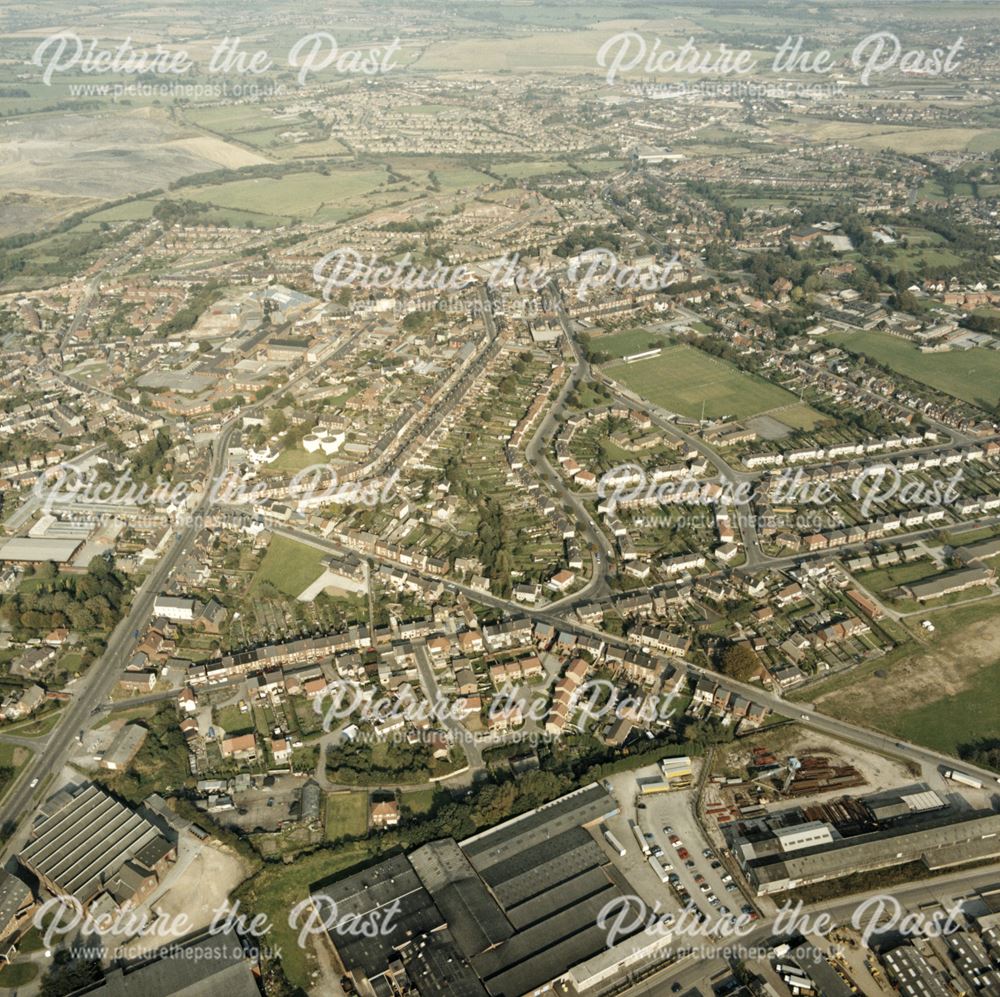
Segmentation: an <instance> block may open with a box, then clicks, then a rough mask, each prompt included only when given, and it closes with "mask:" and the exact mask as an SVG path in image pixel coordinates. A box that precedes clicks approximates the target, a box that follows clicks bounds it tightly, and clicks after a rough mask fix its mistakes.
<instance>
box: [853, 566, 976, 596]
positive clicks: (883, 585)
mask: <svg viewBox="0 0 1000 997" xmlns="http://www.w3.org/2000/svg"><path fill="white" fill-rule="evenodd" d="M942 570H943V569H941V568H939V567H938V566H937V565H936V564H935V563H934V562H933V561H929V560H927V559H923V560H920V561H912V562H910V563H909V564H895V565H893V566H892V567H891V568H878V569H877V570H875V571H864V572H861V573H860V574H858V575H856V576H855V577H856V578H857V580H858V581H859V582H861V584H862V585H863V586H864V587H865V588H866V589H868V590H869V591H871V592H874V593H876V595H881V594H882V593H884V592H887V591H889V589H894V588H898V587H899V586H900V585H910V584H912V583H913V582H921V581H923V580H924V579H925V578H931V577H933V576H934V575H937V574H940V573H941V571H942ZM966 598H968V596H966Z"/></svg>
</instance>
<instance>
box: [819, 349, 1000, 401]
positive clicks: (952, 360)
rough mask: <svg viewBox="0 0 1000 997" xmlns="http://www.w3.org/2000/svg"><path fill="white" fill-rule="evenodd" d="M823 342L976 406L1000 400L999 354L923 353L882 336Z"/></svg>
mask: <svg viewBox="0 0 1000 997" xmlns="http://www.w3.org/2000/svg"><path fill="white" fill-rule="evenodd" d="M824 338H825V339H827V340H828V341H829V342H831V343H834V344H836V345H837V346H842V347H843V348H844V349H845V350H849V351H850V352H851V353H864V354H866V355H868V356H870V357H871V358H872V359H873V360H877V361H878V362H879V363H883V364H886V365H887V366H889V367H891V368H892V369H893V370H896V371H899V373H900V374H902V375H903V376H904V377H910V378H912V379H913V380H914V381H919V382H920V383H921V384H927V385H930V387H932V388H937V390H938V391H943V392H944V393H945V394H948V395H952V396H953V397H955V398H961V399H962V400H963V401H966V402H970V403H972V404H973V405H982V406H986V407H992V406H994V405H996V404H997V401H998V400H1000V351H997V350H983V349H974V350H961V351H954V352H950V353H921V352H920V351H919V350H918V349H917V348H916V347H915V346H914V345H913V344H912V343H910V342H908V341H907V340H905V339H900V338H899V337H898V336H887V335H886V334H885V333H881V332H836V333H832V334H830V335H829V336H826V337H824Z"/></svg>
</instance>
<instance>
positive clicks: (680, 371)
mask: <svg viewBox="0 0 1000 997" xmlns="http://www.w3.org/2000/svg"><path fill="white" fill-rule="evenodd" d="M998 359H1000V357H998ZM608 373H609V374H610V375H611V376H612V377H614V378H615V379H616V380H618V381H620V382H621V383H622V384H624V385H626V386H627V387H629V388H631V389H632V390H633V391H635V392H636V393H638V394H640V395H642V396H643V398H646V399H648V400H649V401H651V402H653V404H655V405H660V406H662V407H663V408H665V409H668V410H669V411H671V412H677V413H679V414H680V415H686V416H690V417H692V418H698V417H700V416H701V413H702V404H703V403H704V411H705V417H706V418H707V419H718V418H721V417H722V416H731V417H733V418H736V419H745V418H747V417H748V416H751V415H759V414H760V413H761V412H767V411H769V410H770V409H775V408H778V407H780V406H783V405H791V404H793V403H795V400H796V399H795V396H794V395H793V394H790V393H789V392H787V391H785V390H784V389H783V388H779V387H777V385H774V384H769V383H768V382H767V381H764V380H762V379H761V378H759V377H754V375H752V374H745V373H743V371H741V370H737V369H736V368H735V367H733V366H732V364H729V363H726V361H725V360H719V359H717V358H716V357H711V356H708V354H706V353H702V352H701V351H700V350H697V349H695V348H694V347H693V346H687V345H684V344H681V345H677V346H670V347H668V348H667V349H665V350H664V351H663V352H662V353H661V354H660V355H659V356H658V357H654V358H653V359H652V360H640V361H639V362H638V363H634V364H615V365H614V367H613V369H610V368H609V370H608Z"/></svg>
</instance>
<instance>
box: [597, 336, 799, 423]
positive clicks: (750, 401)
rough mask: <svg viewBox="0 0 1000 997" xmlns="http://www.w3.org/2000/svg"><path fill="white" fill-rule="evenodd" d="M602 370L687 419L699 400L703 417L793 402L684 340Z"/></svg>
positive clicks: (695, 414)
mask: <svg viewBox="0 0 1000 997" xmlns="http://www.w3.org/2000/svg"><path fill="white" fill-rule="evenodd" d="M608 374H609V375H610V376H611V377H613V378H615V380H617V381H620V382H621V383H622V384H624V385H625V386H626V387H629V388H631V389H632V390H633V391H635V392H636V393H637V394H640V395H642V397H643V398H646V399H648V400H649V401H651V402H653V404H655V405H660V406H662V407H663V408H665V409H668V410H669V411H671V412H677V413H679V414H680V415H685V416H689V417H691V418H699V417H700V416H701V413H702V405H703V404H704V411H705V418H707V419H718V418H721V417H723V416H731V417H732V418H735V419H745V418H748V417H749V416H752V415H759V414H760V413H761V412H767V411H769V410H770V409H775V408H778V407H780V406H782V405H791V404H793V403H795V401H796V399H795V396H794V395H793V394H791V393H789V392H787V391H785V390H784V388H779V387H778V386H777V385H774V384H770V383H768V382H767V381H765V380H763V379H762V378H759V377H755V376H754V375H753V374H746V373H744V372H743V371H741V370H738V369H737V368H736V367H734V366H733V365H732V364H729V363H727V362H726V361H725V360H719V359H718V358H717V357H712V356H709V355H708V354H706V353H703V352H702V351H701V350H698V349H695V347H693V346H687V345H684V344H679V345H677V346H670V347H668V348H667V349H665V350H664V351H663V352H662V353H661V354H660V355H659V356H658V357H654V358H653V359H652V360H640V361H639V362H638V363H633V364H615V365H614V366H613V367H609V368H608Z"/></svg>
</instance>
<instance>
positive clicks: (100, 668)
mask: <svg viewBox="0 0 1000 997" xmlns="http://www.w3.org/2000/svg"><path fill="white" fill-rule="evenodd" d="M307 374H308V369H306V370H303V371H301V372H300V373H298V374H296V375H295V376H293V377H292V378H290V379H289V381H288V383H287V385H286V389H287V388H290V387H292V386H293V385H295V384H297V383H298V382H299V381H300V380H302V379H303V378H304V377H305V376H307ZM263 404H264V401H260V402H257V403H256V404H254V405H250V406H247V407H246V408H244V409H242V410H241V411H240V412H238V413H237V414H236V415H234V416H232V417H231V418H230V419H229V420H227V421H226V422H225V423H223V425H222V427H221V428H220V430H219V435H218V436H217V437H216V439H215V440H214V442H213V454H212V458H211V462H210V465H209V469H208V472H207V475H206V487H205V490H204V492H203V493H202V494H201V498H200V499H199V501H198V503H197V505H195V506H194V507H193V509H192V510H190V511H189V512H188V513H186V514H185V517H184V518H183V519H182V520H181V521H180V523H179V524H178V525H179V532H178V533H177V535H176V536H175V538H174V540H173V543H172V544H171V545H170V547H169V548H168V550H167V552H166V553H165V554H164V555H163V557H162V558H161V559H160V560H159V562H158V563H157V564H156V566H155V567H154V568H153V570H152V571H151V572H150V573H149V574H148V575H147V576H146V578H145V580H144V581H143V583H142V584H141V585H140V586H139V588H138V589H137V590H136V592H135V594H134V596H133V598H132V601H131V604H130V605H129V608H128V611H127V612H126V614H125V616H124V617H123V618H122V620H121V621H120V622H119V623H118V625H117V626H116V627H115V629H114V630H113V631H112V633H111V636H110V637H109V638H108V642H107V645H106V647H105V649H104V653H103V654H102V655H101V657H100V658H99V659H98V660H97V661H96V662H94V664H93V665H91V666H90V668H89V669H88V671H87V673H86V674H85V675H84V676H83V678H82V679H81V680H80V681H79V682H78V683H77V684H76V687H75V689H74V695H73V698H72V700H71V701H70V703H69V705H68V706H66V707H65V708H64V710H63V713H62V716H61V717H60V719H59V721H58V723H57V724H56V726H55V728H53V730H52V731H51V733H50V734H49V735H48V737H47V738H46V739H45V740H44V741H42V742H40V745H41V746H40V750H39V751H38V752H37V753H36V754H35V755H34V757H33V758H32V759H31V761H30V762H28V763H27V765H25V767H24V769H22V771H21V773H20V775H19V777H18V780H17V782H16V783H15V785H14V787H13V788H12V789H11V791H10V792H9V793H8V794H7V796H6V797H5V798H4V799H3V800H2V801H0V832H2V833H3V835H4V836H5V838H6V839H7V841H6V848H5V852H4V858H5V859H6V858H7V857H9V855H10V854H11V853H12V852H14V851H16V850H17V847H18V845H19V844H20V843H21V842H22V841H23V838H24V834H25V832H26V830H27V829H26V828H24V827H22V823H23V822H24V820H25V818H26V817H28V816H29V815H30V814H31V813H32V812H33V810H34V804H35V798H36V797H37V796H41V794H42V793H43V792H45V790H46V788H47V787H48V785H49V783H50V782H51V780H52V778H53V777H54V776H56V775H57V774H58V773H59V771H60V770H61V769H62V767H63V765H64V764H65V763H66V759H67V758H68V757H69V755H70V749H71V746H72V744H73V742H74V740H76V739H78V738H80V737H81V736H82V734H83V732H84V731H85V730H86V729H87V728H88V727H89V726H90V725H91V724H92V723H93V719H94V714H95V713H96V712H97V711H98V710H99V708H100V706H101V705H102V704H103V703H104V702H105V701H106V700H107V699H108V698H109V696H110V695H111V692H112V691H113V690H114V688H115V686H116V685H117V684H118V681H119V679H120V678H121V674H122V671H123V670H124V668H125V662H126V660H127V659H128V655H129V651H130V650H131V648H132V646H133V645H134V643H135V639H136V636H135V635H136V633H137V632H140V633H141V632H142V630H143V629H144V628H145V627H146V625H147V624H148V622H149V620H150V618H151V617H152V615H153V603H154V601H155V599H156V596H157V594H158V593H159V592H161V591H162V590H163V588H164V587H165V585H166V583H167V581H168V579H169V578H170V575H171V573H172V572H173V570H174V568H175V567H176V566H177V563H178V562H179V561H180V559H181V557H183V556H184V554H185V553H186V552H187V551H188V549H189V548H190V547H191V546H192V544H193V543H194V540H195V538H196V537H197V535H198V533H199V532H200V530H201V525H202V521H203V520H204V517H205V515H206V513H207V512H208V511H209V510H210V509H211V507H212V506H213V505H214V504H215V499H216V492H217V486H218V483H219V482H221V480H222V476H223V474H224V473H225V470H226V457H227V454H228V451H229V443H230V440H231V439H232V436H233V433H234V432H235V431H236V429H237V427H238V426H239V424H240V420H241V419H242V417H243V416H244V415H247V414H249V413H250V412H252V411H254V410H255V409H257V408H259V407H260V406H261V405H263Z"/></svg>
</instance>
